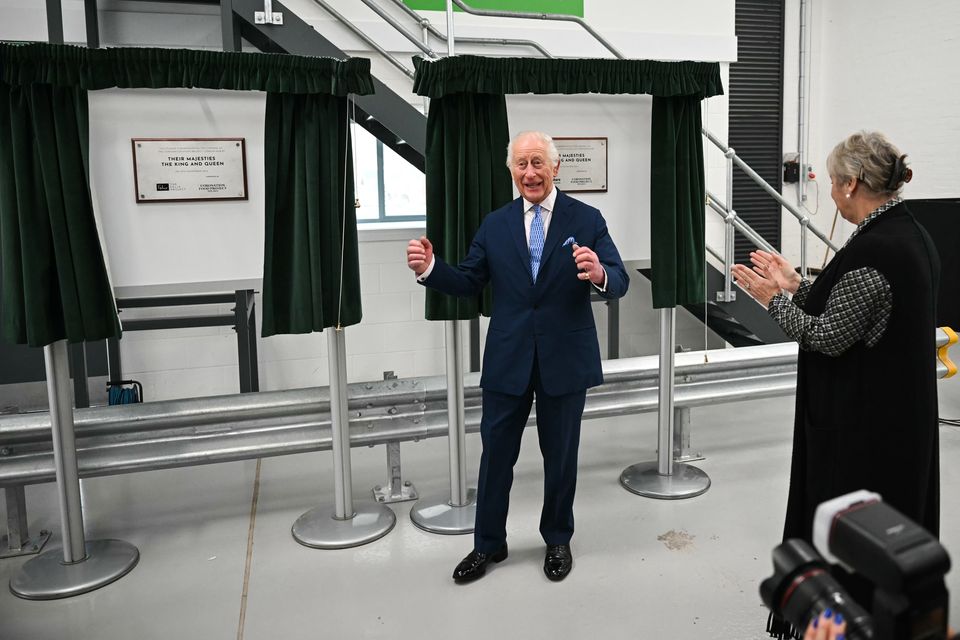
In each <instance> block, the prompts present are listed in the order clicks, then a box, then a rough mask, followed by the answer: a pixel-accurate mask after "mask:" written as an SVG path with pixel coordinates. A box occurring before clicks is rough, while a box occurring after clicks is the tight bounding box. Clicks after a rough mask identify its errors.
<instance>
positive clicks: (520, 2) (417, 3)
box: [403, 0, 583, 18]
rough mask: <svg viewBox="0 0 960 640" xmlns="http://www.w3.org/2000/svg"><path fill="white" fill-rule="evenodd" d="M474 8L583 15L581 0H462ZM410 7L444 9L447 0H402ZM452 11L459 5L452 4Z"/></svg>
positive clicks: (421, 9) (433, 9)
mask: <svg viewBox="0 0 960 640" xmlns="http://www.w3.org/2000/svg"><path fill="white" fill-rule="evenodd" d="M464 1H465V2H466V4H467V5H469V6H470V7H472V8H474V9H490V10H495V11H516V12H524V13H560V14H563V15H567V16H578V17H580V18H582V17H583V0H464ZM403 3H404V4H405V5H407V6H408V7H410V8H411V9H417V10H419V11H446V10H447V0H403ZM453 9H454V11H460V10H461V9H460V7H458V6H457V5H453Z"/></svg>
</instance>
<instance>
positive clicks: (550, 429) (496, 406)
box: [474, 359, 587, 553]
mask: <svg viewBox="0 0 960 640" xmlns="http://www.w3.org/2000/svg"><path fill="white" fill-rule="evenodd" d="M538 369H539V367H538V366H537V362H536V359H535V360H534V366H533V371H532V373H531V381H530V385H529V386H528V387H527V390H526V391H525V392H524V393H523V394H522V395H519V396H515V395H509V394H505V393H498V392H495V391H486V390H484V392H483V418H482V419H481V422H480V437H481V439H482V441H483V453H482V454H481V457H480V476H479V478H478V481H477V517H476V524H475V527H474V549H476V550H477V551H480V552H482V553H493V552H495V551H497V550H498V549H500V547H501V546H503V544H504V543H505V542H506V540H507V529H506V524H507V511H508V509H509V505H510V487H511V486H512V485H513V466H514V464H516V462H517V458H518V457H519V455H520V440H521V437H522V436H523V430H524V427H525V426H526V423H527V418H528V417H529V415H530V407H531V405H532V404H533V399H534V397H536V401H537V435H538V436H539V439H540V452H541V454H542V455H543V472H544V487H543V511H542V512H541V514H540V535H542V536H543V540H544V542H545V543H546V544H548V545H553V544H569V542H570V538H571V536H573V497H574V493H575V492H576V488H577V450H578V448H579V445H580V419H581V417H582V416H583V406H584V402H585V401H586V395H587V392H586V390H582V391H576V392H573V393H568V394H565V395H561V396H550V395H547V394H546V393H545V392H544V391H543V387H542V385H541V384H540V376H539V375H538V373H537V371H538Z"/></svg>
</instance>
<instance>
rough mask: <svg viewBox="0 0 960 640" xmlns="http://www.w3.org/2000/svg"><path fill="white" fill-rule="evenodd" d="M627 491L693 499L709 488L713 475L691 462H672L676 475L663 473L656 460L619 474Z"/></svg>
mask: <svg viewBox="0 0 960 640" xmlns="http://www.w3.org/2000/svg"><path fill="white" fill-rule="evenodd" d="M620 484H622V485H623V486H624V488H625V489H626V490H627V491H630V492H632V493H635V494H637V495H640V496H645V497H647V498H657V499H659V500H680V499H683V498H693V497H694V496H699V495H700V494H701V493H704V492H706V490H707V489H709V488H710V476H708V475H707V474H706V473H704V472H703V471H701V470H700V469H698V468H696V467H694V466H691V465H689V464H682V463H679V462H675V463H673V475H669V476H662V475H660V472H659V471H658V465H657V461H656V460H654V461H653V462H641V463H639V464H635V465H631V466H629V467H627V468H626V469H624V470H623V473H621V474H620Z"/></svg>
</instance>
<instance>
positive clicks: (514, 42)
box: [390, 0, 554, 58]
mask: <svg viewBox="0 0 960 640" xmlns="http://www.w3.org/2000/svg"><path fill="white" fill-rule="evenodd" d="M390 1H391V2H393V4H395V5H397V7H398V8H400V9H402V10H403V12H404V13H406V14H407V15H408V16H410V17H411V18H413V19H414V20H416V21H417V24H419V25H420V28H422V29H423V30H424V31H425V32H426V33H429V34H430V35H431V36H433V37H434V38H437V39H438V40H441V41H443V42H446V41H447V34H445V33H443V32H442V31H440V30H439V29H437V28H436V27H434V26H433V25H432V24H430V21H429V20H428V19H426V18H424V17H423V16H422V15H420V14H419V13H417V12H416V11H414V10H413V9H411V8H410V7H408V6H407V5H406V4H405V3H404V2H403V0H390ZM426 40H427V38H426V35H424V42H426ZM457 42H460V43H464V44H482V45H500V46H517V47H532V48H533V49H536V50H537V51H539V52H540V53H542V54H543V57H544V58H553V57H554V56H553V55H552V54H551V53H550V52H549V51H547V50H546V49H544V48H543V46H542V45H541V44H540V43H539V42H537V41H536V40H526V39H523V38H472V37H464V36H457Z"/></svg>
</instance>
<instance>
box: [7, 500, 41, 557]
mask: <svg viewBox="0 0 960 640" xmlns="http://www.w3.org/2000/svg"><path fill="white" fill-rule="evenodd" d="M4 493H5V494H6V501H7V535H5V536H3V537H2V538H0V559H2V558H16V557H18V556H27V555H32V554H35V553H40V550H41V549H43V546H44V545H45V544H47V541H48V540H50V532H49V531H47V530H46V529H44V530H42V531H40V534H39V535H36V536H33V537H31V536H30V533H29V531H28V529H27V500H26V494H25V492H24V488H23V485H14V486H10V487H4Z"/></svg>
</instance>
